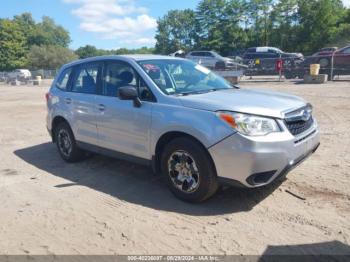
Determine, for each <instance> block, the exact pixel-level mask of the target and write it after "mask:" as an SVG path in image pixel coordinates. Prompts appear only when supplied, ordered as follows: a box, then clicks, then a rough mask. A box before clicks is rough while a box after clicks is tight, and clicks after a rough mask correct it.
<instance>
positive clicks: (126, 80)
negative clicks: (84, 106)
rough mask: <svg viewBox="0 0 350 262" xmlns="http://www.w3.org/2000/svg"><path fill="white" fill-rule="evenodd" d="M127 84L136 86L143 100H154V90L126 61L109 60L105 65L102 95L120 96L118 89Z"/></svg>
mask: <svg viewBox="0 0 350 262" xmlns="http://www.w3.org/2000/svg"><path fill="white" fill-rule="evenodd" d="M125 86H132V87H135V88H136V89H137V91H138V94H139V97H140V99H141V100H142V101H154V97H153V94H152V92H151V91H150V90H149V88H148V87H147V85H146V83H145V82H144V81H143V80H142V79H141V77H140V76H139V75H138V74H137V73H136V72H135V70H134V69H133V68H132V66H130V65H129V64H127V63H124V62H108V63H107V64H106V66H105V70H104V77H103V85H102V95H104V96H112V97H116V96H118V89H119V88H121V87H125Z"/></svg>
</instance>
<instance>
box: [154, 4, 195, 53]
mask: <svg viewBox="0 0 350 262" xmlns="http://www.w3.org/2000/svg"><path fill="white" fill-rule="evenodd" d="M156 40H157V43H156V47H155V50H156V52H157V53H161V54H169V53H172V52H175V51H177V50H180V49H183V50H190V49H192V48H193V47H194V46H195V44H196V42H197V26H196V20H195V13H194V11H192V10H190V9H185V10H171V11H169V12H168V13H167V14H166V15H165V16H164V17H162V18H160V19H159V20H158V30H157V34H156Z"/></svg>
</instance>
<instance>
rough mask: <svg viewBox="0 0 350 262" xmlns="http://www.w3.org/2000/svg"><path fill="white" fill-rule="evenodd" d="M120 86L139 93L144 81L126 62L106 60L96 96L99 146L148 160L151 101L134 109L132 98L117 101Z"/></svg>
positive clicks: (144, 102)
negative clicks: (101, 81) (131, 88)
mask: <svg viewBox="0 0 350 262" xmlns="http://www.w3.org/2000/svg"><path fill="white" fill-rule="evenodd" d="M123 86H133V87H135V88H137V89H138V90H140V92H142V90H141V88H142V86H144V84H143V81H142V80H141V79H140V77H139V76H138V74H137V73H136V72H135V70H134V69H133V68H132V66H130V65H129V64H128V63H125V62H122V61H108V62H106V63H105V69H104V75H103V85H102V90H101V94H100V95H98V96H97V97H96V102H97V110H98V116H97V129H98V137H99V146H100V147H103V148H106V149H110V150H113V151H116V152H119V153H124V154H128V155H132V156H136V157H140V158H144V159H149V151H150V144H149V143H150V127H151V118H152V105H153V102H151V101H143V103H142V106H141V107H139V108H138V107H135V106H134V104H133V101H125V100H120V99H119V98H118V97H117V91H118V88H120V87H123ZM143 91H144V90H143ZM146 97H147V96H146ZM146 100H148V99H146Z"/></svg>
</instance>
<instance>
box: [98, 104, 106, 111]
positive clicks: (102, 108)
mask: <svg viewBox="0 0 350 262" xmlns="http://www.w3.org/2000/svg"><path fill="white" fill-rule="evenodd" d="M105 109H106V106H105V105H102V104H99V105H98V110H100V111H105Z"/></svg>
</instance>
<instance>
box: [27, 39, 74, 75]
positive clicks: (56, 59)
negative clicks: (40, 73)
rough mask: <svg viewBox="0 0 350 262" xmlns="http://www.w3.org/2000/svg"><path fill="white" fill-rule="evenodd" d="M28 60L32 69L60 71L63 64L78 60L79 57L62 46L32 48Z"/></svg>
mask: <svg viewBox="0 0 350 262" xmlns="http://www.w3.org/2000/svg"><path fill="white" fill-rule="evenodd" d="M28 59H29V65H30V67H31V68H32V69H58V68H60V67H61V66H62V65H63V64H66V63H68V62H71V61H73V60H76V59H78V56H77V55H76V54H74V52H73V51H71V50H69V49H68V48H65V47H62V46H55V45H51V46H32V47H31V49H30V51H29V54H28Z"/></svg>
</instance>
